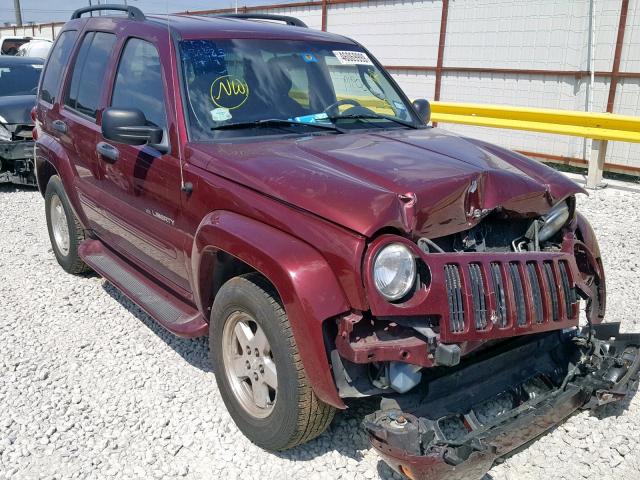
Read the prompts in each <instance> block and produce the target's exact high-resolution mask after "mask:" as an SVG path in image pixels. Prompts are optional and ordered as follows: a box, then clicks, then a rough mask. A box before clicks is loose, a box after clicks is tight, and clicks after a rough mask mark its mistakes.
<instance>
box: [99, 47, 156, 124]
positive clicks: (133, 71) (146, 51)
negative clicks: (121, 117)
mask: <svg viewBox="0 0 640 480" xmlns="http://www.w3.org/2000/svg"><path fill="white" fill-rule="evenodd" d="M111 106H112V107H118V108H137V109H139V110H141V111H142V113H144V115H145V117H146V118H147V120H148V121H149V122H151V123H153V124H154V125H156V126H158V127H161V128H166V127H167V118H166V112H165V107H164V87H163V83H162V70H161V68H160V56H159V55H158V51H157V50H156V48H155V47H154V46H153V45H152V44H151V43H149V42H146V41H144V40H140V39H138V38H132V39H130V40H129V41H128V42H127V44H126V46H125V48H124V52H123V53H122V58H121V59H120V65H119V66H118V75H117V77H116V81H115V84H114V86H113V96H112V100H111Z"/></svg>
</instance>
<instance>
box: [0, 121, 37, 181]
mask: <svg viewBox="0 0 640 480" xmlns="http://www.w3.org/2000/svg"><path fill="white" fill-rule="evenodd" d="M32 131H33V124H7V123H2V122H0V183H2V182H9V183H15V184H20V185H30V186H35V185H36V179H35V174H34V148H33V146H34V143H33V137H32Z"/></svg>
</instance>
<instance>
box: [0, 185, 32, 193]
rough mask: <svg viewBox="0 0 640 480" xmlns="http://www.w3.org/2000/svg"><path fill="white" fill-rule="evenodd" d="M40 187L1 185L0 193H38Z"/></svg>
mask: <svg viewBox="0 0 640 480" xmlns="http://www.w3.org/2000/svg"><path fill="white" fill-rule="evenodd" d="M36 191H38V187H36V186H34V185H20V184H16V183H0V193H13V192H36Z"/></svg>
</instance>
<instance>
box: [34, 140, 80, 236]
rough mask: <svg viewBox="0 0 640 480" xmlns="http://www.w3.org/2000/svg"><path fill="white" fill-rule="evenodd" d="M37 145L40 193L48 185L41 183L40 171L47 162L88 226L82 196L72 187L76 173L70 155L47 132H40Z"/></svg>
mask: <svg viewBox="0 0 640 480" xmlns="http://www.w3.org/2000/svg"><path fill="white" fill-rule="evenodd" d="M36 147H37V148H36V156H35V164H36V179H38V189H39V190H40V193H41V194H42V195H43V196H44V194H45V190H46V187H45V186H44V185H40V180H39V173H38V171H39V169H41V168H42V167H43V165H44V164H45V163H49V164H50V165H51V166H52V167H53V168H54V170H55V171H56V172H57V174H58V176H59V177H60V180H61V181H62V184H63V185H64V186H65V193H66V194H67V198H68V199H69V203H70V204H71V207H72V208H73V210H74V213H75V215H76V217H77V218H78V220H80V223H81V224H82V225H84V226H85V227H86V225H87V224H88V223H87V218H86V217H85V215H84V211H83V209H82V208H81V206H80V197H79V196H78V193H77V191H76V189H75V188H72V187H73V186H74V185H75V179H76V174H75V171H74V168H73V166H72V165H71V160H69V157H68V156H67V154H66V153H65V151H64V149H63V148H62V146H61V145H60V144H59V143H58V141H57V139H55V138H54V137H52V136H50V135H47V134H46V133H40V135H39V136H38V140H37V141H36Z"/></svg>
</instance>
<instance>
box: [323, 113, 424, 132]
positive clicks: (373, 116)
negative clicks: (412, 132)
mask: <svg viewBox="0 0 640 480" xmlns="http://www.w3.org/2000/svg"><path fill="white" fill-rule="evenodd" d="M328 118H329V120H331V121H332V122H335V121H336V120H340V119H343V118H346V119H351V120H353V119H355V120H389V121H390V122H394V123H397V124H399V125H403V126H405V127H409V128H413V129H418V127H416V126H415V125H414V124H413V123H410V122H405V121H404V120H400V119H398V118H394V117H388V116H386V115H379V114H377V113H362V114H359V113H354V114H352V115H336V116H335V117H328Z"/></svg>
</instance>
